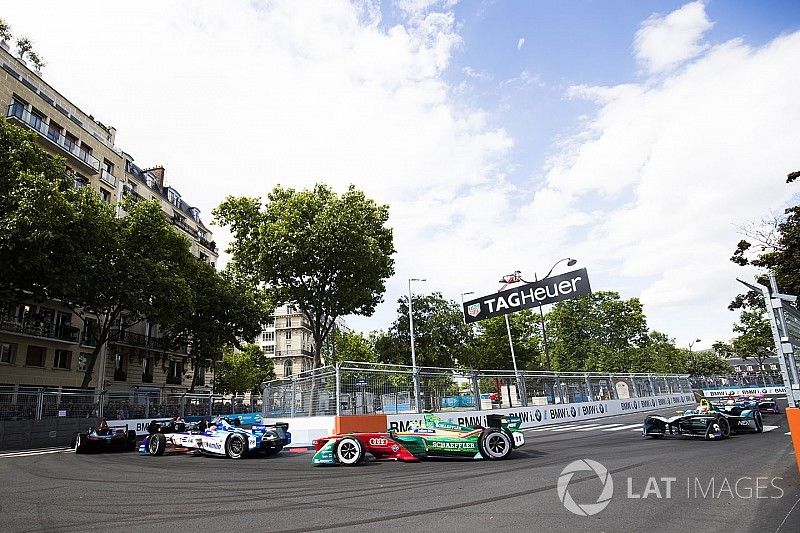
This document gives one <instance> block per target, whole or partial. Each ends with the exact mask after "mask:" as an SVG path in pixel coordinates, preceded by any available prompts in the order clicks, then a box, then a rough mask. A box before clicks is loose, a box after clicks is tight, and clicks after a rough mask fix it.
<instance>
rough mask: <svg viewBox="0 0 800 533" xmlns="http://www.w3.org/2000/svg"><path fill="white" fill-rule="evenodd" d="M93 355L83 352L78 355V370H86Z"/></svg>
mask: <svg viewBox="0 0 800 533" xmlns="http://www.w3.org/2000/svg"><path fill="white" fill-rule="evenodd" d="M91 356H92V354H90V353H85V352H81V353H80V355H78V370H81V371H84V372H85V371H86V368H87V367H88V366H89V358H90V357H91Z"/></svg>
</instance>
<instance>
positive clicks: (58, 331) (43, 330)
mask: <svg viewBox="0 0 800 533" xmlns="http://www.w3.org/2000/svg"><path fill="white" fill-rule="evenodd" d="M0 330H3V331H10V332H12V333H19V334H22V335H31V336H34V337H44V338H48V339H58V340H62V341H67V342H78V332H79V331H80V330H79V329H78V328H76V327H75V326H72V325H70V324H55V323H54V322H45V321H37V320H19V319H17V318H16V317H10V316H5V317H1V318H0Z"/></svg>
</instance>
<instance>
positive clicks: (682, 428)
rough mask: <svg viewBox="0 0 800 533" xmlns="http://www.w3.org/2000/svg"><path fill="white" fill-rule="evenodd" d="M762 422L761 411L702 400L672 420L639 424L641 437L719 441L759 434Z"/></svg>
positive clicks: (656, 418) (656, 417) (660, 418)
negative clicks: (694, 438) (697, 438)
mask: <svg viewBox="0 0 800 533" xmlns="http://www.w3.org/2000/svg"><path fill="white" fill-rule="evenodd" d="M762 431H764V421H763V419H762V416H761V412H760V411H759V410H758V409H754V408H742V407H739V406H737V405H735V404H730V403H726V405H724V406H715V405H713V404H712V403H711V402H709V401H708V400H706V399H705V398H703V399H701V400H700V405H698V406H697V408H695V409H687V410H686V411H684V412H683V413H682V414H679V415H677V416H673V417H664V416H659V415H650V416H648V417H647V418H645V419H644V424H642V436H644V437H650V438H654V439H656V438H661V437H665V436H683V437H701V438H704V439H706V440H722V439H726V438H728V437H730V435H731V433H761V432H762Z"/></svg>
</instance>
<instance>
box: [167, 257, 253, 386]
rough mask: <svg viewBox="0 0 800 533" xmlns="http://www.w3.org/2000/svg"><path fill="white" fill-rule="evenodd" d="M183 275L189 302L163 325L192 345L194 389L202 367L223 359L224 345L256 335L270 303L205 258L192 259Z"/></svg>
mask: <svg viewBox="0 0 800 533" xmlns="http://www.w3.org/2000/svg"><path fill="white" fill-rule="evenodd" d="M184 276H185V279H186V281H187V282H188V286H189V290H190V302H189V305H188V306H187V308H185V309H184V310H183V312H181V313H178V314H175V315H173V316H171V317H169V319H168V322H166V323H165V324H162V325H163V326H164V329H165V332H166V333H167V335H169V336H171V337H172V338H173V340H174V341H175V343H176V344H181V345H187V344H188V346H189V355H190V356H191V361H192V366H193V368H194V376H193V379H192V384H191V387H190V389H189V390H190V391H193V390H194V388H195V385H196V383H197V378H198V374H199V370H200V368H201V367H202V368H209V367H210V366H211V364H212V363H213V362H215V361H219V360H221V359H222V354H223V349H224V347H225V346H229V345H234V346H237V347H240V341H241V340H247V341H250V342H252V341H253V340H254V339H255V337H256V335H258V333H259V332H260V331H261V324H262V323H263V322H264V321H265V320H266V317H267V315H268V313H267V310H268V306H266V305H264V302H262V301H261V300H260V299H259V298H258V296H257V294H256V293H254V292H253V290H252V289H251V288H249V287H248V286H247V285H246V284H244V283H242V282H240V281H237V280H236V279H235V278H234V277H233V276H232V275H231V274H230V272H222V273H219V272H217V271H216V269H214V267H213V266H211V265H209V264H208V263H206V262H204V261H192V262H190V263H189V264H188V265H187V268H186V270H185V274H184Z"/></svg>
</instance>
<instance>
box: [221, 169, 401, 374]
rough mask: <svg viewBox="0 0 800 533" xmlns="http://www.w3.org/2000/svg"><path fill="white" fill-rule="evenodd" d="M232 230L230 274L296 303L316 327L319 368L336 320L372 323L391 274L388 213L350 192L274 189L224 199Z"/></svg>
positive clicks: (322, 187)
mask: <svg viewBox="0 0 800 533" xmlns="http://www.w3.org/2000/svg"><path fill="white" fill-rule="evenodd" d="M214 215H215V216H216V218H217V221H218V222H219V223H220V224H222V225H224V226H227V227H229V228H230V230H231V232H232V233H233V237H234V239H233V242H232V243H231V245H230V247H229V248H228V250H227V251H228V253H230V254H231V268H233V269H234V270H235V271H236V272H237V273H238V274H240V275H242V276H244V277H246V278H248V279H249V280H250V282H251V283H252V284H253V285H254V286H261V285H265V286H266V287H267V290H268V291H269V293H270V297H271V299H272V300H273V301H275V302H293V303H294V304H296V305H297V306H298V308H299V309H300V310H301V312H302V313H303V314H304V315H305V317H306V318H307V319H308V321H309V322H310V324H311V329H312V333H313V337H314V345H315V349H314V367H315V368H316V367H318V366H319V365H320V354H321V352H322V346H323V343H324V342H325V339H326V338H327V336H328V334H329V333H330V331H331V329H332V328H333V327H334V323H335V320H336V318H338V317H340V316H343V315H349V314H357V315H366V316H369V315H371V314H372V313H373V312H374V310H375V307H376V306H377V304H378V303H379V302H380V301H381V295H382V294H383V292H384V291H385V281H386V279H387V278H389V277H390V276H391V275H392V274H394V260H393V259H392V254H393V253H394V244H393V238H392V230H391V229H389V228H388V227H386V223H387V221H388V218H389V209H388V206H385V205H377V204H375V202H374V201H372V200H370V199H368V198H366V197H365V196H364V193H363V192H361V191H359V190H357V189H355V187H353V186H351V187H350V188H349V189H348V190H347V191H346V192H345V193H344V194H342V195H341V196H340V195H337V194H336V193H335V192H333V191H332V190H331V189H330V187H328V186H326V185H321V184H320V185H317V186H315V187H314V188H313V189H311V190H304V191H296V190H294V189H288V188H283V187H280V186H279V187H276V188H275V189H273V190H272V192H270V194H269V196H268V199H267V202H266V205H262V202H261V200H260V199H258V198H244V197H240V198H233V197H229V198H227V199H226V200H225V201H224V202H223V203H222V204H221V205H220V206H219V207H217V208H216V209H215V210H214Z"/></svg>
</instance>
